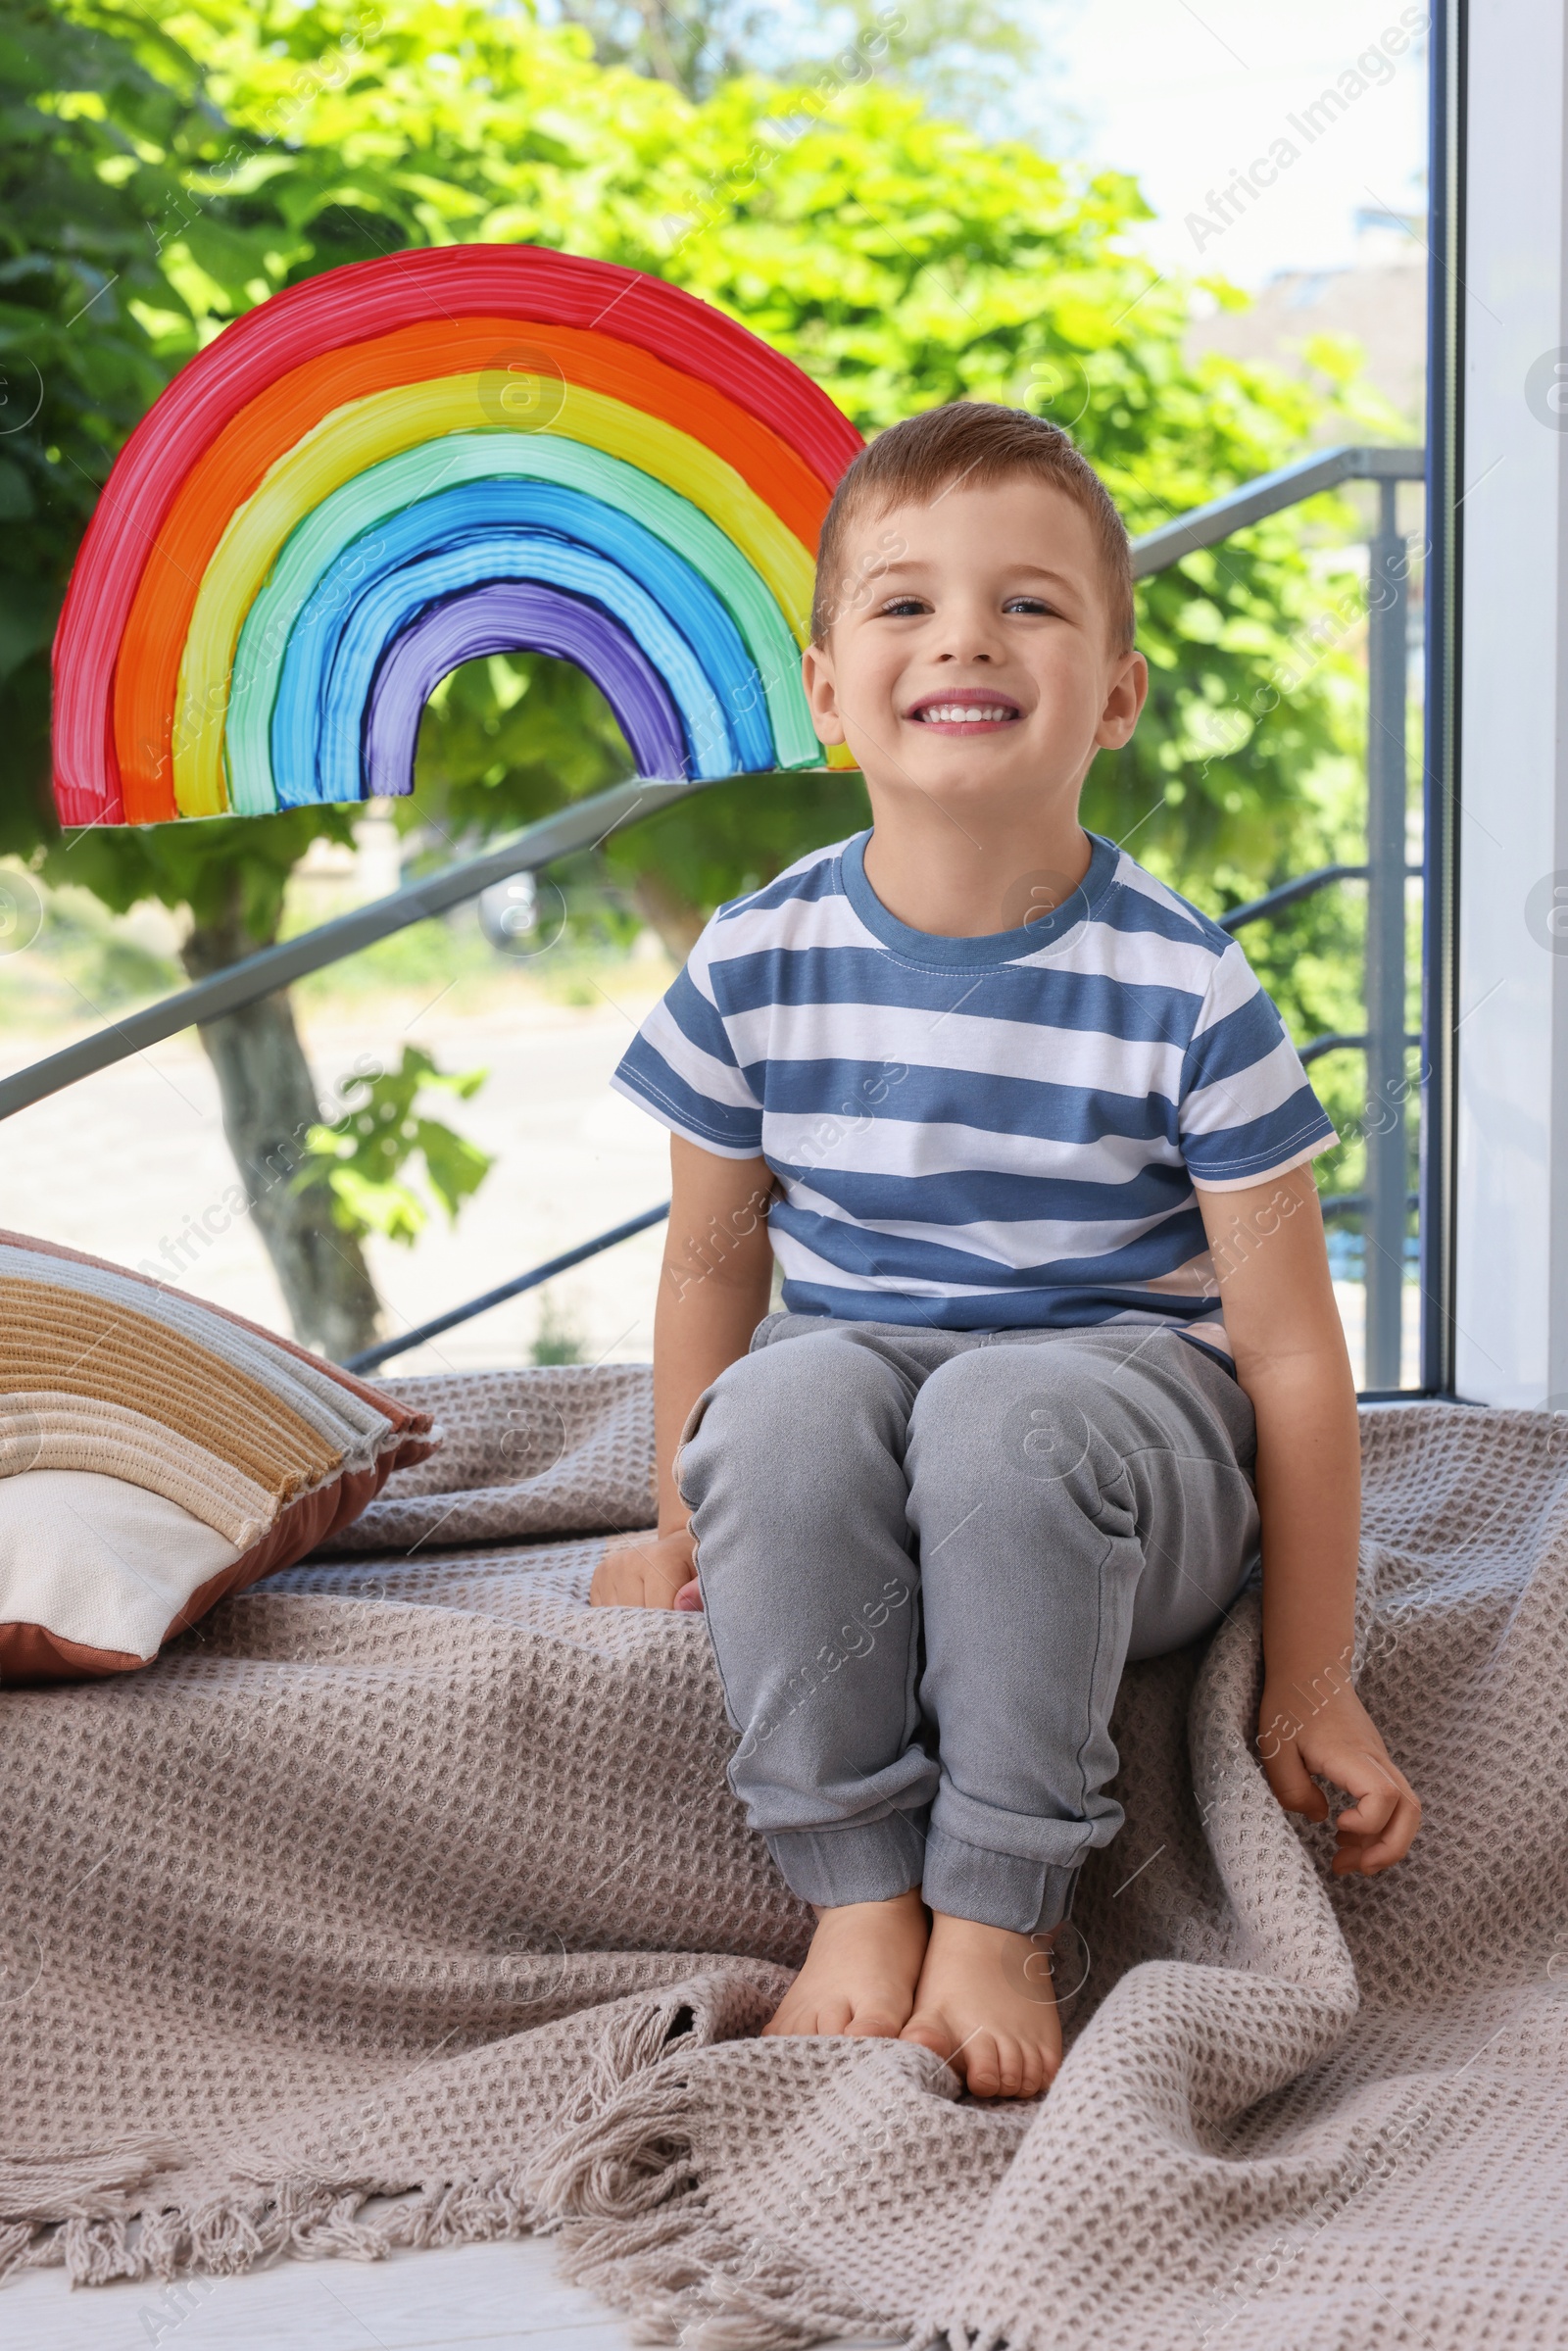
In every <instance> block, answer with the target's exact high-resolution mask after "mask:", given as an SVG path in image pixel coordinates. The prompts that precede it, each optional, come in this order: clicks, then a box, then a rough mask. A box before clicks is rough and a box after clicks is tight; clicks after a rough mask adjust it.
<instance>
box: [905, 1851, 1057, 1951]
mask: <svg viewBox="0 0 1568 2351" xmlns="http://www.w3.org/2000/svg"><path fill="white" fill-rule="evenodd" d="M1077 1882H1078V1864H1077V1863H1076V1862H1061V1861H1027V1860H1025V1859H1023V1858H1022V1856H1021V1855H1019V1854H1016V1853H994V1852H991V1851H989V1850H988V1849H987V1848H986V1847H985V1846H984V1845H971V1844H966V1843H965V1842H964V1840H963V1838H962V1837H951V1836H949V1834H948V1833H947V1831H946V1830H943V1829H933V1830H932V1831H931V1832H930V1834H929V1835H928V1837H927V1838H926V1844H925V1868H924V1871H923V1873H922V1875H921V1880H920V1891H921V1893H922V1894H923V1896H924V1897H925V1900H926V1903H927V1904H928V1906H929V1907H930V1908H931V1909H932V1910H940V1911H942V1912H944V1913H945V1914H946V1916H947V1917H949V1918H955V1919H973V1920H975V1922H976V1923H977V1924H978V1925H980V1926H982V1927H1006V1928H1009V1929H1010V1930H1011V1932H1012V1933H1013V1934H1014V1935H1046V1934H1049V1933H1050V1931H1051V1929H1052V1928H1053V1927H1059V1926H1060V1925H1061V1922H1062V1920H1063V1919H1064V1918H1065V1917H1066V1915H1067V1913H1068V1911H1069V1910H1070V1909H1071V1908H1072V1893H1073V1887H1074V1886H1076V1884H1077Z"/></svg>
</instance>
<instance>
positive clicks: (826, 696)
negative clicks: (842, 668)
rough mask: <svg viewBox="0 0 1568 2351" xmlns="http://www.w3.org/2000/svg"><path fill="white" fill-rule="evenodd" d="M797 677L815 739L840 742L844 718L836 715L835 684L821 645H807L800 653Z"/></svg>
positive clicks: (831, 665)
mask: <svg viewBox="0 0 1568 2351" xmlns="http://www.w3.org/2000/svg"><path fill="white" fill-rule="evenodd" d="M801 680H802V683H803V684H804V685H805V687H806V699H807V702H808V703H809V706H810V711H811V724H812V725H813V726H814V727H815V729H816V739H817V741H818V742H819V743H827V744H831V743H842V742H843V741H844V740H845V735H844V721H843V719H842V718H841V717H840V716H839V693H838V685H837V682H836V680H835V678H834V675H833V661H832V656H831V655H830V654H829V652H828V649H827V647H826V646H825V645H808V646H807V648H806V650H805V652H804V653H803V654H802V655H801Z"/></svg>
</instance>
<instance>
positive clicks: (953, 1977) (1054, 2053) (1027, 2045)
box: [899, 1910, 1061, 2098]
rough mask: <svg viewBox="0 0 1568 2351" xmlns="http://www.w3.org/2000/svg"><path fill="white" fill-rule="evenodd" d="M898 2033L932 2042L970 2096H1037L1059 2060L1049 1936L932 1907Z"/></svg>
mask: <svg viewBox="0 0 1568 2351" xmlns="http://www.w3.org/2000/svg"><path fill="white" fill-rule="evenodd" d="M899 2037H900V2038H901V2039H902V2040H912V2041H917V2042H918V2043H919V2044H920V2046H921V2047H922V2048H925V2049H934V2050H935V2052H936V2054H937V2055H938V2056H939V2057H941V2058H945V2059H946V2060H947V2062H948V2064H949V2065H951V2066H952V2068H953V2070H954V2072H955V2073H956V2074H958V2075H960V2076H961V2077H962V2079H963V2081H964V2082H965V2083H966V2084H967V2086H968V2088H969V2089H970V2090H971V2091H972V2092H973V2094H974V2096H975V2097H977V2098H1037V2097H1038V2096H1039V2095H1040V2092H1041V2091H1042V2090H1043V2089H1049V2087H1050V2086H1051V2083H1052V2082H1053V2081H1054V2079H1055V2075H1056V2070H1057V2068H1058V2067H1059V2066H1060V2064H1061V2019H1060V2017H1059V2016H1058V2015H1057V2013H1056V2001H1055V1995H1054V1991H1053V1989H1052V1983H1051V1943H1050V1938H1049V1937H1048V1936H1046V1935H1013V1934H1010V1933H1009V1932H1008V1930H1007V1929H1006V1928H1005V1927H982V1926H979V1925H978V1924H977V1923H976V1922H975V1921H974V1920H973V1919H956V1918H949V1917H947V1915H946V1914H945V1913H944V1912H942V1911H940V1910H939V1911H938V1912H937V1913H936V1915H935V1916H934V1917H933V1919H932V1921H931V1939H930V1942H929V1943H928V1944H927V1946H926V1954H925V1964H924V1966H923V1967H922V1968H921V1970H920V1982H919V1985H918V1987H917V1989H916V1992H915V1996H914V2013H913V2015H912V2016H911V2017H910V2018H909V2021H908V2023H907V2025H906V2026H905V2028H904V2030H903V2032H902V2033H901V2034H900V2036H899Z"/></svg>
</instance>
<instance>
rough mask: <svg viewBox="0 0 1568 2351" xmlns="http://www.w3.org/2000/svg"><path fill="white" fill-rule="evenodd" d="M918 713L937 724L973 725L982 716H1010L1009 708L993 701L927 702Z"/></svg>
mask: <svg viewBox="0 0 1568 2351" xmlns="http://www.w3.org/2000/svg"><path fill="white" fill-rule="evenodd" d="M920 715H921V717H922V718H923V719H925V721H926V723H927V724H928V725H929V724H930V723H931V721H932V720H933V719H934V720H935V721H936V723H937V724H938V725H939V726H973V725H974V724H975V723H976V721H977V720H979V719H984V718H1010V717H1011V716H1012V712H1011V710H1007V709H1005V708H1004V707H1003V706H1001V705H999V704H995V703H979V702H939V703H932V704H928V705H927V707H926V709H925V710H922V711H921V712H920Z"/></svg>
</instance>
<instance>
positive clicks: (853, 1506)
mask: <svg viewBox="0 0 1568 2351" xmlns="http://www.w3.org/2000/svg"><path fill="white" fill-rule="evenodd" d="M1254 1450H1255V1439H1254V1431H1253V1423H1252V1408H1251V1405H1250V1402H1249V1401H1248V1398H1247V1396H1246V1394H1245V1393H1244V1391H1243V1390H1242V1389H1241V1388H1240V1387H1239V1386H1238V1385H1237V1383H1236V1381H1235V1380H1234V1379H1233V1378H1232V1377H1231V1375H1230V1373H1229V1372H1227V1371H1226V1370H1224V1369H1223V1367H1222V1366H1221V1365H1220V1364H1218V1363H1217V1362H1215V1361H1214V1360H1213V1358H1212V1357H1210V1356H1206V1355H1203V1354H1201V1352H1200V1351H1199V1350H1198V1349H1197V1348H1196V1347H1191V1346H1189V1345H1188V1343H1187V1342H1186V1341H1185V1340H1184V1339H1181V1338H1180V1337H1178V1336H1177V1335H1176V1334H1175V1333H1174V1332H1172V1331H1165V1330H1154V1331H1151V1330H1150V1329H1148V1328H1147V1327H1146V1328H1142V1329H1134V1328H1130V1327H1128V1326H1125V1325H1124V1326H1122V1327H1121V1328H1120V1329H1116V1328H1106V1327H1099V1328H1095V1329H1088V1330H1074V1331H964V1332H952V1331H933V1330H930V1329H925V1328H921V1329H918V1330H910V1329H907V1328H906V1327H904V1326H902V1325H896V1324H890V1323H866V1322H839V1321H835V1320H833V1319H832V1318H830V1317H827V1316H823V1315H809V1314H771V1315H769V1316H768V1317H767V1318H766V1320H765V1321H763V1322H762V1323H760V1325H759V1326H758V1329H757V1331H756V1333H755V1335H754V1337H753V1339H752V1344H751V1351H750V1352H749V1353H748V1354H746V1355H744V1356H742V1358H741V1359H740V1361H739V1362H736V1363H732V1364H731V1365H730V1366H729V1368H728V1369H727V1370H726V1371H725V1372H723V1373H722V1374H721V1375H720V1377H719V1378H718V1379H717V1380H715V1381H714V1383H713V1385H712V1386H711V1388H710V1389H709V1390H708V1391H707V1392H706V1394H705V1395H704V1396H702V1397H700V1398H699V1400H698V1403H697V1405H696V1406H695V1408H694V1410H693V1412H692V1415H691V1418H690V1420H689V1421H688V1423H687V1427H686V1431H685V1437H684V1442H683V1444H682V1446H681V1450H680V1453H679V1456H678V1462H677V1475H678V1480H679V1485H680V1491H681V1494H682V1496H683V1497H684V1499H685V1500H686V1501H687V1502H688V1503H689V1504H690V1505H691V1508H692V1528H693V1531H694V1533H695V1535H696V1539H697V1560H698V1575H699V1578H700V1581H701V1585H702V1592H703V1603H704V1606H705V1608H706V1610H707V1613H708V1625H709V1630H710V1632H711V1638H712V1642H713V1648H714V1652H715V1654H716V1656H717V1659H718V1666H719V1672H720V1675H721V1677H722V1679H723V1684H724V1695H725V1702H726V1704H727V1706H728V1710H729V1716H730V1720H731V1722H732V1723H733V1725H734V1727H735V1729H736V1730H737V1731H738V1732H739V1733H740V1735H741V1737H740V1744H739V1746H738V1748H737V1749H736V1752H735V1756H734V1759H733V1761H732V1763H731V1765H730V1774H729V1777H730V1785H731V1787H732V1788H734V1790H735V1793H736V1794H737V1795H738V1796H739V1797H741V1798H742V1800H743V1801H744V1802H745V1804H746V1807H747V1812H748V1815H749V1818H750V1820H751V1822H752V1825H753V1827H754V1828H756V1829H759V1830H760V1832H761V1834H762V1835H763V1836H764V1837H765V1838H766V1839H767V1842H768V1845H769V1847H770V1848H771V1850H772V1853H773V1857H774V1859H775V1860H776V1861H777V1863H778V1865H779V1868H780V1869H781V1870H782V1872H783V1874H784V1876H785V1878H786V1879H787V1880H788V1882H789V1884H790V1886H792V1887H793V1888H794V1890H795V1891H796V1893H798V1894H800V1895H801V1896H802V1897H803V1899H805V1900H807V1901H809V1902H813V1903H817V1904H819V1905H824V1906H825V1905H831V1904H837V1903H843V1902H867V1901H880V1900H884V1899H886V1898H887V1897H888V1896H890V1895H893V1894H898V1893H902V1892H904V1891H905V1890H906V1888H907V1887H909V1886H920V1888H921V1890H922V1892H923V1895H924V1898H925V1900H926V1901H927V1902H928V1903H929V1904H930V1906H931V1907H932V1909H934V1910H941V1911H945V1912H947V1913H948V1914H949V1915H950V1916H954V1917H958V1918H968V1919H977V1920H980V1921H983V1922H984V1923H985V1924H987V1925H990V1926H995V1927H1010V1928H1012V1929H1014V1930H1015V1931H1016V1932H1018V1933H1020V1934H1030V1933H1035V1932H1043V1931H1044V1930H1046V1929H1048V1928H1050V1927H1053V1926H1054V1925H1056V1924H1057V1922H1058V1921H1059V1920H1061V1919H1062V1918H1063V1917H1064V1916H1065V1915H1066V1912H1067V1909H1068V1906H1069V1903H1070V1900H1071V1895H1072V1887H1073V1883H1074V1879H1075V1875H1076V1872H1077V1869H1078V1866H1079V1864H1080V1863H1081V1862H1082V1860H1083V1858H1084V1856H1085V1854H1086V1853H1088V1852H1089V1851H1090V1850H1091V1848H1092V1847H1094V1846H1097V1845H1104V1844H1108V1843H1109V1841H1110V1839H1111V1838H1112V1837H1114V1835H1115V1833H1116V1831H1117V1829H1118V1828H1119V1827H1120V1826H1121V1819H1122V1814H1121V1808H1120V1806H1119V1805H1118V1804H1116V1803H1115V1802H1113V1801H1112V1799H1111V1798H1110V1797H1109V1796H1107V1795H1106V1793H1105V1788H1106V1786H1107V1783H1108V1782H1109V1781H1110V1780H1111V1778H1112V1777H1113V1776H1114V1774H1115V1771H1116V1764H1117V1757H1116V1750H1115V1747H1114V1746H1113V1744H1112V1742H1111V1739H1110V1732H1109V1718H1110V1710H1111V1705H1112V1703H1113V1701H1114V1699H1115V1695H1116V1690H1117V1687H1118V1685H1119V1683H1120V1681H1121V1675H1122V1668H1123V1665H1124V1664H1125V1662H1126V1661H1127V1659H1128V1658H1129V1657H1153V1656H1159V1655H1161V1654H1163V1653H1164V1652H1165V1651H1166V1650H1168V1649H1174V1648H1178V1647H1180V1646H1181V1645H1182V1644H1183V1643H1184V1642H1186V1641H1192V1640H1193V1639H1194V1638H1195V1637H1196V1636H1197V1635H1199V1634H1201V1633H1205V1632H1207V1631H1208V1630H1209V1629H1210V1628H1211V1627H1212V1626H1213V1625H1214V1624H1215V1623H1216V1622H1217V1620H1218V1619H1219V1617H1220V1616H1221V1615H1222V1614H1223V1613H1224V1611H1225V1609H1226V1607H1227V1606H1228V1605H1229V1603H1230V1602H1231V1600H1232V1599H1234V1597H1235V1596H1236V1593H1237V1592H1239V1590H1240V1589H1241V1586H1242V1585H1243V1584H1244V1583H1245V1582H1246V1580H1247V1576H1248V1574H1249V1571H1250V1568H1251V1566H1252V1564H1253V1562H1254V1560H1255V1558H1256V1555H1257V1540H1258V1520H1257V1506H1256V1502H1255V1500H1254V1498H1253V1494H1252V1486H1251V1480H1250V1468H1251V1464H1252V1459H1253V1454H1254Z"/></svg>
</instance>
